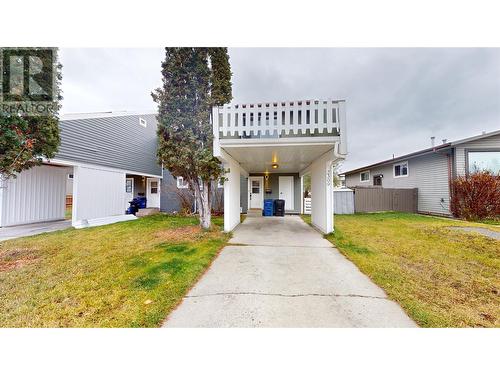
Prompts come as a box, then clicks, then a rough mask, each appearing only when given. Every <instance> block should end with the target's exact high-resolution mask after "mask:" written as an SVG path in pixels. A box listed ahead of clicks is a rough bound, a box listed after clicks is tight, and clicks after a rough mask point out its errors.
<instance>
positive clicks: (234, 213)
mask: <svg viewBox="0 0 500 375" xmlns="http://www.w3.org/2000/svg"><path fill="white" fill-rule="evenodd" d="M219 160H221V162H222V163H223V164H224V169H225V170H226V174H225V176H224V177H225V178H226V179H225V181H224V232H231V231H232V230H233V229H234V228H235V227H236V226H237V225H238V224H239V223H240V206H241V203H240V176H241V175H244V176H248V173H247V172H246V171H245V170H244V169H243V168H241V166H240V164H239V163H238V162H237V161H236V160H234V159H233V158H232V157H231V155H229V154H228V153H227V152H225V151H224V150H223V149H221V155H220V156H219Z"/></svg>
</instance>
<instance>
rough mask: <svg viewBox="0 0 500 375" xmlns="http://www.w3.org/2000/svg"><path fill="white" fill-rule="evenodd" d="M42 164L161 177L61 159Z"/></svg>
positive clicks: (159, 176)
mask: <svg viewBox="0 0 500 375" xmlns="http://www.w3.org/2000/svg"><path fill="white" fill-rule="evenodd" d="M43 163H44V164H47V165H62V166H65V167H85V168H91V169H99V170H101V171H110V172H120V173H125V174H135V175H138V176H145V177H157V178H161V177H162V175H161V174H150V173H144V172H138V171H131V170H128V169H120V168H113V167H108V166H105V165H98V164H90V163H82V162H76V161H69V160H62V159H50V160H49V159H43Z"/></svg>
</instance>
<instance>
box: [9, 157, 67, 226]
mask: <svg viewBox="0 0 500 375" xmlns="http://www.w3.org/2000/svg"><path fill="white" fill-rule="evenodd" d="M70 170H71V169H68V168H62V167H53V166H46V165H41V166H37V167H33V168H31V169H29V170H26V171H23V172H21V173H20V174H19V175H18V176H17V178H14V179H10V180H9V181H7V182H6V184H5V185H6V187H5V189H3V204H2V205H0V206H1V208H2V215H1V216H2V220H1V225H2V226H9V225H19V224H28V223H35V222H40V221H51V220H60V219H64V212H65V204H66V203H65V196H66V176H67V173H68V172H69V171H70Z"/></svg>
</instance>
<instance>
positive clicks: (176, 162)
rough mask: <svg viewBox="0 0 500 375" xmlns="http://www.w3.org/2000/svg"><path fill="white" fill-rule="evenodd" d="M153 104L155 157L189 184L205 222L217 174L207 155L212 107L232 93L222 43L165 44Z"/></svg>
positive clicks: (207, 224) (219, 173)
mask: <svg viewBox="0 0 500 375" xmlns="http://www.w3.org/2000/svg"><path fill="white" fill-rule="evenodd" d="M162 76H163V78H162V80H163V87H162V88H159V89H157V90H156V91H155V92H154V93H153V94H152V95H153V99H154V100H155V102H156V103H158V137H159V141H158V160H159V161H160V162H161V163H162V164H163V166H164V167H165V168H167V169H168V170H169V171H170V172H171V173H172V175H174V176H176V177H178V176H181V177H183V178H184V180H185V181H187V182H188V183H189V188H190V189H191V190H192V192H193V194H194V196H195V198H196V200H197V206H198V212H199V217H200V224H201V226H202V227H203V228H209V227H210V225H211V224H210V222H211V191H212V185H213V182H214V181H217V180H218V179H220V178H221V176H222V175H223V169H222V166H221V164H220V162H219V160H218V159H217V158H214V156H213V152H212V150H213V145H212V142H213V133H212V125H211V123H210V118H211V110H212V106H220V105H223V104H225V103H228V102H229V101H230V100H231V98H232V91H231V68H230V65H229V56H228V54H227V48H191V47H189V48H165V61H164V62H163V63H162Z"/></svg>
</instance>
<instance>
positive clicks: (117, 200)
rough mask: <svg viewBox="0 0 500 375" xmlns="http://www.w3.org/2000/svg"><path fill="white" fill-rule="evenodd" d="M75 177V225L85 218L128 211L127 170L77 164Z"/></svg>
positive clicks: (121, 213)
mask: <svg viewBox="0 0 500 375" xmlns="http://www.w3.org/2000/svg"><path fill="white" fill-rule="evenodd" d="M73 176H74V177H73V218H72V219H73V225H74V226H79V225H80V224H82V221H89V220H92V219H100V218H106V217H109V216H117V215H124V214H125V209H124V207H123V202H124V201H125V173H124V172H118V171H111V170H107V169H100V168H99V167H83V166H77V167H75V170H74V173H73ZM84 224H85V223H84Z"/></svg>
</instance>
